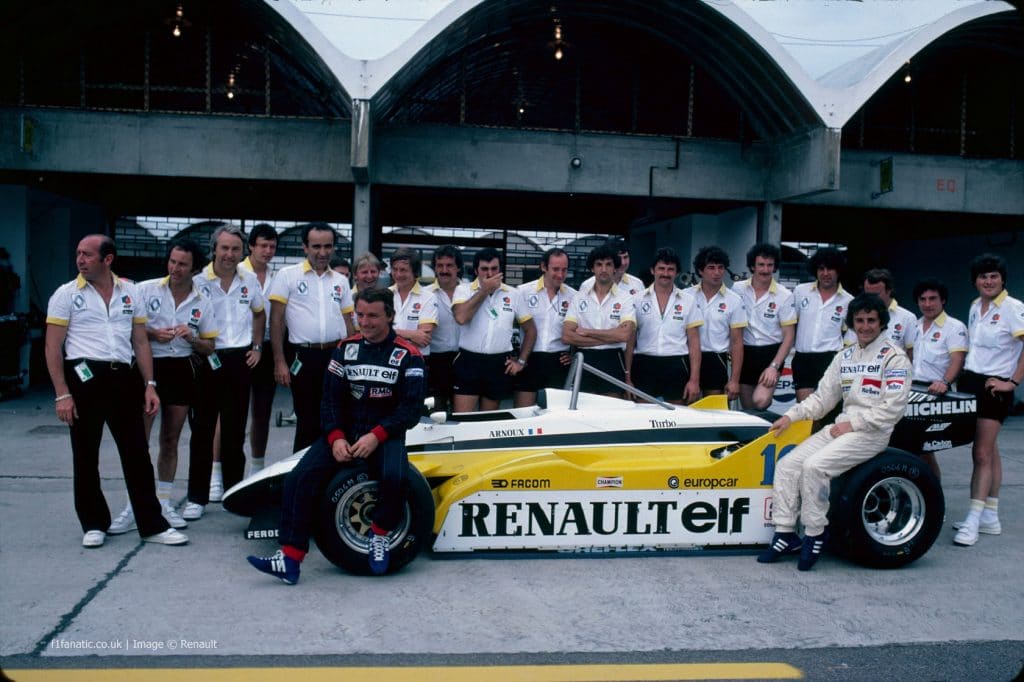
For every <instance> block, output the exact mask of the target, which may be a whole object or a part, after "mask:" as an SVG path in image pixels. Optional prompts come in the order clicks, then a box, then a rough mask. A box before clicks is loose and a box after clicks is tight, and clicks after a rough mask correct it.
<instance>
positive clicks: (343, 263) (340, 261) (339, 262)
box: [330, 252, 352, 272]
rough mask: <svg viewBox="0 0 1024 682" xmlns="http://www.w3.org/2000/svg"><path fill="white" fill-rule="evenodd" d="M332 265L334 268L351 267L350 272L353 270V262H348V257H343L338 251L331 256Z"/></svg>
mask: <svg viewBox="0 0 1024 682" xmlns="http://www.w3.org/2000/svg"><path fill="white" fill-rule="evenodd" d="M330 267H331V269H332V270H333V269H334V268H341V267H345V268H348V269H349V272H351V271H352V264H351V263H349V262H348V259H347V258H342V257H341V256H339V255H338V253H337V252H335V253H334V255H333V256H331V266H330Z"/></svg>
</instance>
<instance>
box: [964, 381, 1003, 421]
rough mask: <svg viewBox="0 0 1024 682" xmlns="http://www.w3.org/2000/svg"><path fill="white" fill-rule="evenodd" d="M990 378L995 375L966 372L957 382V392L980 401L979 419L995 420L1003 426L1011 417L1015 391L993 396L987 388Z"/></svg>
mask: <svg viewBox="0 0 1024 682" xmlns="http://www.w3.org/2000/svg"><path fill="white" fill-rule="evenodd" d="M990 376H994V375H991V374H977V373H976V372H970V371H967V370H964V373H963V374H962V375H960V381H959V382H957V390H959V391H960V392H962V393H973V394H974V396H975V397H976V398H977V399H978V418H979V419H995V420H996V421H997V422H999V423H1000V424H1002V423H1003V422H1004V421H1006V418H1007V417H1008V416H1009V415H1010V410H1011V409H1012V408H1013V391H1009V392H1007V393H999V392H997V393H995V394H993V393H992V392H991V391H989V390H987V389H986V388H985V381H986V380H987V379H988V378H989V377H990ZM996 378H997V379H1001V380H1003V381H1006V380H1007V377H996Z"/></svg>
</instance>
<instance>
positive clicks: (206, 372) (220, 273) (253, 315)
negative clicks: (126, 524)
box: [181, 225, 267, 521]
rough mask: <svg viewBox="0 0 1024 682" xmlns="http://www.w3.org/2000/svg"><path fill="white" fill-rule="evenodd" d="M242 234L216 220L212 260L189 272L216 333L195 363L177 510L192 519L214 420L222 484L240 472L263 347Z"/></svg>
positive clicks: (203, 493) (206, 491) (200, 503)
mask: <svg viewBox="0 0 1024 682" xmlns="http://www.w3.org/2000/svg"><path fill="white" fill-rule="evenodd" d="M244 246H245V235H244V234H243V233H242V230H241V228H239V227H238V226H237V225H221V226H220V227H218V228H217V229H216V230H214V232H213V234H212V235H211V237H210V251H211V254H212V257H213V260H212V262H211V263H210V264H209V265H207V266H206V267H205V268H203V270H202V271H201V272H200V273H199V274H197V275H196V276H195V277H193V280H194V281H195V283H196V286H197V287H199V292H200V293H201V294H202V295H204V296H206V297H208V298H209V299H210V300H211V301H212V302H213V312H214V315H215V316H216V318H217V329H218V330H219V332H220V333H219V334H218V335H217V339H216V341H215V343H214V352H213V354H212V355H210V357H209V358H207V361H206V362H205V363H203V364H202V365H200V368H199V372H198V375H199V393H198V397H199V400H197V404H196V408H195V410H194V414H195V418H194V419H193V420H192V441H191V443H190V446H189V474H188V503H187V504H186V505H185V508H184V509H183V510H182V512H181V515H182V517H183V518H185V520H187V521H194V520H196V519H199V518H201V517H202V515H203V510H204V509H205V507H206V505H207V504H208V503H209V501H210V474H211V470H212V468H213V459H212V457H211V452H212V450H213V438H214V430H215V427H216V425H217V420H218V418H219V419H220V457H221V471H222V473H223V487H224V488H225V489H227V488H230V487H231V486H233V485H234V484H236V483H238V482H239V481H241V480H242V477H243V474H244V473H245V452H244V450H243V447H244V445H245V424H246V421H247V420H248V413H249V391H250V387H251V385H252V368H253V367H255V366H256V365H257V363H259V361H260V356H261V355H262V351H263V331H264V328H265V326H266V321H267V314H266V312H265V311H264V299H263V294H262V293H261V292H260V282H259V280H258V279H256V275H254V274H252V273H251V272H249V271H247V270H242V269H240V268H239V267H238V263H239V262H240V261H241V260H242V252H243V249H244Z"/></svg>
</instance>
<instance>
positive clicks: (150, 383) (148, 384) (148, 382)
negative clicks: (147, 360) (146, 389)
mask: <svg viewBox="0 0 1024 682" xmlns="http://www.w3.org/2000/svg"><path fill="white" fill-rule="evenodd" d="M146 385H147V386H152V387H153V388H156V382H155V381H153V380H152V379H150V380H149V381H147V382H146Z"/></svg>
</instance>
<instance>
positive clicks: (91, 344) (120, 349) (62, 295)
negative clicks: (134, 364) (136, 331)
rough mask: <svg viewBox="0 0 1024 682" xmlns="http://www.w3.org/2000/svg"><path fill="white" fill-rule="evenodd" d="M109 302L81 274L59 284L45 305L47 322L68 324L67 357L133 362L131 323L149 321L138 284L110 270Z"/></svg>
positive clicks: (71, 358)
mask: <svg viewBox="0 0 1024 682" xmlns="http://www.w3.org/2000/svg"><path fill="white" fill-rule="evenodd" d="M110 276H111V277H112V278H113V280H114V290H113V293H112V294H111V296H110V304H109V305H108V304H107V303H105V302H104V301H103V297H102V296H100V293H99V292H98V291H96V288H95V287H94V286H93V285H92V284H90V283H89V282H87V281H86V279H85V277H83V276H82V275H79V276H78V277H76V278H75V279H73V280H71V281H70V282H67V283H66V284H62V285H61V286H60V287H58V288H57V290H56V291H55V292H53V295H52V296H50V301H49V303H48V304H47V306H46V323H47V324H55V325H59V326H61V327H67V336H66V337H65V340H64V356H65V357H66V358H67V359H68V360H87V359H91V360H105V361H108V362H124V363H130V362H131V361H132V356H133V355H134V351H133V349H132V325H133V324H145V323H146V320H147V318H146V309H145V307H144V305H143V303H142V296H141V295H140V294H139V290H138V286H137V285H136V284H135V283H134V282H130V281H128V280H126V279H121V278H119V277H118V276H117V275H115V274H113V273H111V275H110Z"/></svg>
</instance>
